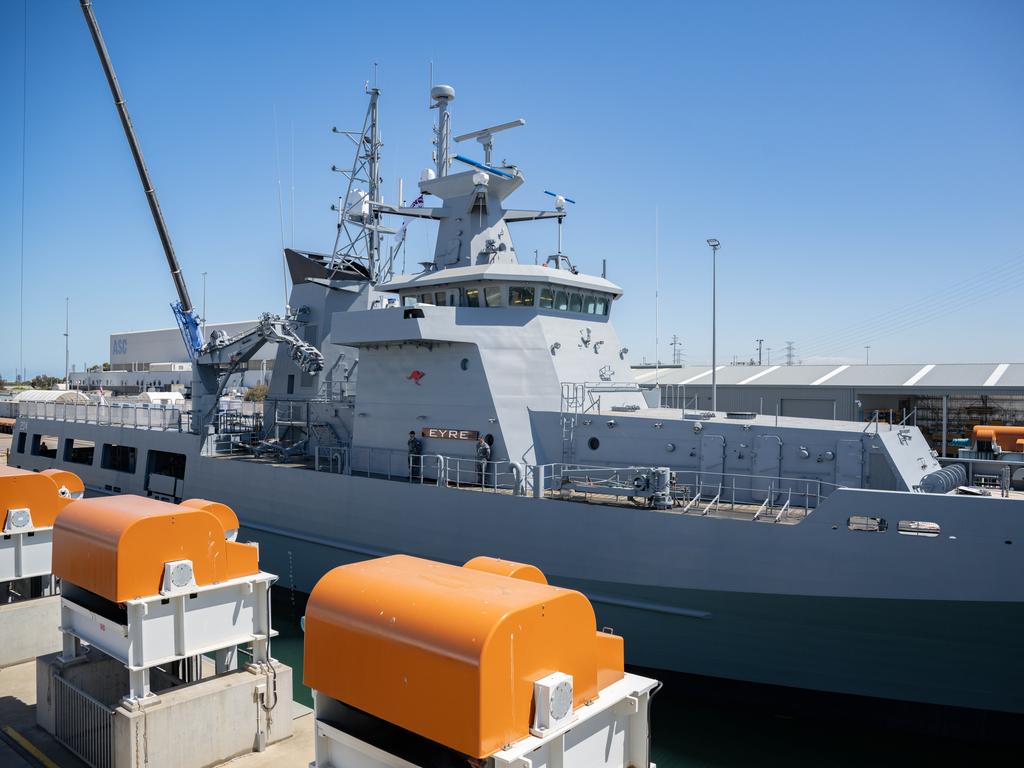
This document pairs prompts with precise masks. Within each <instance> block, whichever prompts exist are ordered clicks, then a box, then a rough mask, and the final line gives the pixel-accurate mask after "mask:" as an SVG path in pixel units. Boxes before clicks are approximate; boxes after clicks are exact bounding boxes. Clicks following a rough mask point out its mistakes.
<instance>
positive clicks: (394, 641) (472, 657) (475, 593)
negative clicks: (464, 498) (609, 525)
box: [304, 555, 623, 758]
mask: <svg viewBox="0 0 1024 768" xmlns="http://www.w3.org/2000/svg"><path fill="white" fill-rule="evenodd" d="M622 651H623V647H622V638H620V637H616V636H613V635H608V634H602V633H598V632H597V631H596V627H595V620H594V610H593V608H592V607H591V605H590V602H589V601H588V600H587V598H586V597H584V596H583V595H582V594H580V593H579V592H575V591H572V590H568V589H561V588H559V587H552V586H549V585H547V584H539V583H536V582H533V581H528V580H523V579H519V578H510V577H508V576H502V575H498V574H495V573H488V572H486V571H480V570H475V569H472V568H460V567H458V566H453V565H445V564H441V563H435V562H431V561H428V560H421V559H419V558H415V557H408V556H405V555H394V556H391V557H384V558H380V559H377V560H368V561H364V562H360V563H354V564H352V565H345V566H341V567H339V568H335V569H334V570H332V571H330V572H329V573H327V574H326V575H325V576H324V577H323V578H321V579H320V581H319V582H318V583H317V585H316V587H314V589H313V592H312V594H311V595H310V598H309V602H308V604H307V606H306V638H305V677H304V682H305V684H306V685H308V686H309V687H310V688H313V689H314V690H316V691H319V692H321V693H323V694H325V695H327V696H330V697H332V698H334V699H337V700H339V701H342V702H344V703H346V704H348V705H350V706H352V707H356V708H358V709H361V710H363V711H364V712H369V713H370V714H373V715H376V716H377V717H380V718H382V719H384V720H386V721H388V722H391V723H394V724H395V725H398V726H400V727H402V728H405V729H406V730H409V731H413V732H414V733H417V734H419V735H421V736H423V737H425V738H427V739H430V740H431V741H434V742H436V743H439V744H443V745H445V746H447V747H449V748H450V749H454V750H457V751H458V752H461V753H462V754H465V755H469V756H472V757H477V758H481V757H486V756H488V755H491V754H493V753H494V752H496V751H498V750H499V749H501V748H502V747H503V746H505V745H507V744H511V743H514V742H516V741H519V740H521V739H523V738H525V737H527V736H528V735H529V729H530V724H531V705H532V702H533V683H534V681H536V680H539V679H540V678H542V677H544V676H546V675H548V674H550V673H552V672H564V673H566V674H570V675H572V677H573V704H574V706H575V707H578V706H581V705H583V704H584V703H586V702H587V701H590V700H593V699H594V698H596V697H597V695H598V692H599V690H600V689H601V688H603V687H605V686H607V685H609V684H611V683H612V682H614V681H615V680H619V679H621V678H622V676H623V653H622Z"/></svg>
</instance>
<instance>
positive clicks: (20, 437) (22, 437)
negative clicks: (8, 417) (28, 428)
mask: <svg viewBox="0 0 1024 768" xmlns="http://www.w3.org/2000/svg"><path fill="white" fill-rule="evenodd" d="M26 437H28V433H27V432H19V433H18V453H24V452H25V438H26Z"/></svg>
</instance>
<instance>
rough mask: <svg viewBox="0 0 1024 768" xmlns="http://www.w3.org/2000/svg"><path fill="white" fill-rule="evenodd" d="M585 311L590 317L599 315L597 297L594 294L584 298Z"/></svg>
mask: <svg viewBox="0 0 1024 768" xmlns="http://www.w3.org/2000/svg"><path fill="white" fill-rule="evenodd" d="M583 311H584V312H586V313H587V314H588V315H596V314H597V296H595V295H594V294H592V293H588V294H587V295H585V296H584V297H583Z"/></svg>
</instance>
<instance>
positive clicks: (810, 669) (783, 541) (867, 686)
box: [11, 421, 1024, 712]
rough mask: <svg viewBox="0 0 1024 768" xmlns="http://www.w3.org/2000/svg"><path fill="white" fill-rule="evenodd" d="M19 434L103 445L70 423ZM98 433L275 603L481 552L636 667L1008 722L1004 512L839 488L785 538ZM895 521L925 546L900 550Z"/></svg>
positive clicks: (1015, 579) (1018, 605) (108, 476)
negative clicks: (249, 549)
mask: <svg viewBox="0 0 1024 768" xmlns="http://www.w3.org/2000/svg"><path fill="white" fill-rule="evenodd" d="M18 429H26V430H27V431H30V432H32V431H33V430H34V431H35V432H42V433H45V434H54V433H55V432H57V433H59V435H57V436H59V437H61V439H62V440H63V438H64V437H78V438H83V439H87V440H88V439H93V440H95V441H96V443H97V445H98V444H100V443H101V442H102V441H103V440H104V439H105V440H107V441H110V440H111V439H112V438H111V434H110V432H111V428H109V427H97V426H93V425H86V424H69V423H61V422H53V421H45V422H43V421H34V423H32V424H31V425H27V426H26V425H25V424H24V421H22V422H21V423H20V424H19V426H18ZM114 431H117V432H119V433H120V438H121V439H122V440H123V442H129V440H128V438H129V437H130V438H131V440H130V442H131V443H132V444H134V445H137V446H138V447H139V450H140V455H141V454H142V451H143V449H153V448H155V449H158V450H172V451H178V452H183V453H186V454H187V455H188V464H187V474H186V476H185V479H184V481H182V486H181V487H180V488H179V489H178V492H179V493H181V494H182V495H183V496H185V497H204V498H210V499H216V500H218V501H222V502H225V503H227V504H229V505H231V506H232V507H233V508H234V509H235V510H236V511H237V513H238V515H239V517H240V519H241V520H242V523H243V526H244V528H245V530H246V533H247V534H248V536H249V537H250V538H252V539H255V540H257V541H259V542H260V543H261V562H262V564H263V566H264V567H265V568H266V569H267V570H269V571H271V572H274V573H277V574H279V575H280V577H281V579H280V582H279V583H280V584H281V585H282V586H285V587H293V588H295V589H297V590H300V591H303V592H308V591H309V590H310V589H311V587H312V586H313V584H314V583H315V582H316V580H317V579H318V578H319V577H320V576H321V575H322V574H323V573H324V572H325V571H327V570H328V569H330V568H332V567H334V566H336V565H339V564H342V563H347V562H351V561H354V560H358V559H364V558H366V557H372V556H377V555H382V554H388V553H392V552H405V553H409V554H413V555H418V556H422V557H427V558H432V559H439V560H445V561H449V562H456V563H458V562H463V561H465V560H467V559H469V558H470V557H472V556H475V555H479V554H488V555H494V556H499V557H504V558H508V559H513V560H520V561H525V562H530V563H533V564H536V565H537V566H538V567H540V568H541V569H542V570H543V571H544V572H545V573H546V574H547V575H548V577H549V578H550V579H551V581H552V582H554V583H557V584H560V585H563V586H568V587H574V588H578V589H580V590H582V591H583V592H585V593H586V594H587V595H588V596H589V597H590V598H591V599H592V600H593V601H594V603H595V607H596V609H597V614H598V622H599V625H600V626H610V627H613V628H614V629H615V631H616V632H617V633H619V634H622V635H624V636H625V637H626V638H627V645H626V647H627V653H628V661H630V662H631V663H634V664H638V665H642V666H648V667H654V668H659V669H668V670H675V671H680V672H687V673H694V674H701V675H709V676H720V677H726V678H733V679H739V680H748V681H754V682H761V683H771V684H777V685H785V686H793V687H799V688H809V689H815V690H823V691H833V692H840V693H850V694H860V695H866V696H876V697H885V698H893V699H903V700H910V701H918V702H926V703H930V704H942V705H951V706H960V707H973V708H979V709H993V710H1002V711H1010V712H1024V662H1022V659H1024V600H1022V597H1021V596H1022V592H1024V578H1022V577H1024V559H1022V558H1021V557H1020V556H1019V552H1018V548H1019V547H1020V546H1021V545H1024V518H1021V516H1020V515H1019V514H1014V511H1015V510H1014V505H1015V502H1011V501H1009V500H1002V499H987V500H984V501H986V502H988V503H986V504H982V505H979V506H978V507H977V508H972V510H971V511H972V514H971V515H970V516H965V515H963V514H962V507H961V508H960V509H956V508H955V505H953V504H950V502H955V501H957V500H956V499H950V498H947V497H943V496H934V495H932V496H929V495H923V494H912V493H893V492H876V491H864V490H848V489H841V490H838V491H836V492H834V493H833V494H832V495H831V496H830V497H828V498H827V499H825V500H824V501H823V502H822V504H821V506H820V507H819V508H818V509H817V510H815V511H814V512H813V513H812V514H811V515H810V516H809V517H808V518H807V519H805V520H803V521H801V522H800V523H798V524H796V525H772V524H762V523H753V522H749V521H739V520H728V519H720V518H713V517H690V516H681V515H678V514H673V513H669V512H657V511H651V510H641V509H631V508H622V507H613V506H604V505H598V504H583V503H572V502H560V501H556V500H544V499H533V498H528V497H513V496H509V495H500V494H499V495H486V496H485V495H483V494H481V493H479V492H477V491H470V490H458V489H449V488H444V487H435V486H430V485H426V486H422V485H417V484H410V483H407V482H402V481H388V480H380V479H374V478H363V477H355V476H347V475H337V474H329V473H315V472H311V471H308V470H305V469H302V468H296V467H288V466H274V465H268V464H266V463H256V462H252V461H247V460H241V459H232V458H215V457H204V456H200V455H199V451H198V447H199V440H198V438H197V437H195V436H192V435H189V434H179V433H174V432H147V431H144V430H114ZM125 432H127V433H128V434H125ZM11 463H12V464H15V465H18V464H20V465H22V466H25V467H29V468H35V469H40V468H43V467H46V466H52V465H54V464H56V463H57V462H56V461H54V460H50V459H43V458H41V457H35V456H31V455H28V454H25V455H19V454H12V456H11ZM64 466H66V467H67V468H68V469H71V470H73V471H76V472H78V473H79V474H80V475H81V476H82V477H83V480H85V482H86V484H87V486H88V487H89V488H90V489H91V490H92V491H93V492H100V493H103V492H111V491H119V492H125V493H141V494H145V493H146V492H147V491H146V490H145V488H144V480H143V478H144V476H145V473H144V472H142V471H141V470H140V471H138V472H136V473H135V474H133V475H127V474H119V473H113V472H110V471H108V470H104V469H101V468H99V467H98V466H92V467H83V466H81V465H75V464H70V463H68V464H64ZM1016 504H1018V505H1019V503H1016ZM958 512H960V513H959V514H958ZM866 513H870V514H871V515H875V516H880V517H885V518H887V519H888V520H889V521H890V529H889V530H888V531H887V532H884V533H877V534H876V533H870V532H857V531H850V530H849V529H848V527H847V518H848V517H849V516H850V515H851V514H866ZM968 517H969V519H968ZM900 519H923V520H929V521H933V522H937V523H939V524H940V526H941V528H942V535H941V536H940V537H937V538H922V537H914V536H902V535H899V534H898V533H897V531H896V521H897V520H900Z"/></svg>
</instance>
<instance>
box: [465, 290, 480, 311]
mask: <svg viewBox="0 0 1024 768" xmlns="http://www.w3.org/2000/svg"><path fill="white" fill-rule="evenodd" d="M466 306H467V307H479V306H480V289H479V288H467V289H466Z"/></svg>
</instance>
